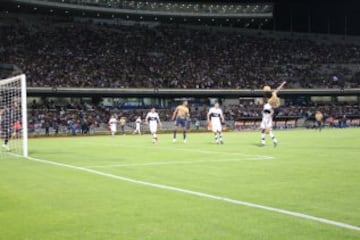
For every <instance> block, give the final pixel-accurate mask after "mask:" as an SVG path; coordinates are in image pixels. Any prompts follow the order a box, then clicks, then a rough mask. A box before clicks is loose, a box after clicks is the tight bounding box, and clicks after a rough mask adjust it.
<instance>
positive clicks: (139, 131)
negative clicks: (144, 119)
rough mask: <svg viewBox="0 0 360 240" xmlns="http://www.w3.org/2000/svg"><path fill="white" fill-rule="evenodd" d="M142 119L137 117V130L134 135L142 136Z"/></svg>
mask: <svg viewBox="0 0 360 240" xmlns="http://www.w3.org/2000/svg"><path fill="white" fill-rule="evenodd" d="M140 127H141V117H137V118H136V120H135V130H134V132H133V134H140V135H141V129H140Z"/></svg>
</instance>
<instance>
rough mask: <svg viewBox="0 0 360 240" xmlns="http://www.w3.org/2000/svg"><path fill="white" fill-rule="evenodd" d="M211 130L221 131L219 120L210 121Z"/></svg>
mask: <svg viewBox="0 0 360 240" xmlns="http://www.w3.org/2000/svg"><path fill="white" fill-rule="evenodd" d="M211 130H212V131H213V132H214V133H216V132H221V131H222V125H221V122H220V121H211Z"/></svg>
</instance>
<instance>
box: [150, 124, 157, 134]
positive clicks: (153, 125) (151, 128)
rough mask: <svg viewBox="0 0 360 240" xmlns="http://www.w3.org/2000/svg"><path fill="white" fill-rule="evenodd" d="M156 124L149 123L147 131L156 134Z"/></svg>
mask: <svg viewBox="0 0 360 240" xmlns="http://www.w3.org/2000/svg"><path fill="white" fill-rule="evenodd" d="M157 125H158V124H157V122H156V121H151V122H149V129H150V132H151V133H156V131H157Z"/></svg>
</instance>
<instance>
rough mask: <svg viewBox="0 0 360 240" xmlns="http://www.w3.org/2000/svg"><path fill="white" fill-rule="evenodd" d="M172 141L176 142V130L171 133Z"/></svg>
mask: <svg viewBox="0 0 360 240" xmlns="http://www.w3.org/2000/svg"><path fill="white" fill-rule="evenodd" d="M173 142H176V130H175V131H174V133H173Z"/></svg>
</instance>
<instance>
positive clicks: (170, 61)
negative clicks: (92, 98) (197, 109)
mask: <svg viewBox="0 0 360 240" xmlns="http://www.w3.org/2000/svg"><path fill="white" fill-rule="evenodd" d="M32 19H33V18H32ZM59 21H60V20H59V19H55V20H54V22H52V21H51V18H48V17H47V18H46V19H45V20H40V19H38V20H37V21H33V22H29V20H27V19H24V20H21V19H19V20H16V21H14V22H13V23H9V24H7V25H6V24H3V25H2V27H0V52H1V55H0V56H1V58H0V62H2V63H9V64H16V65H18V66H19V67H20V68H21V69H22V70H23V71H24V72H25V73H26V74H27V77H28V86H33V87H85V88H89V87H99V88H183V89H184V88H194V89H218V88H224V89H259V88H261V86H263V85H264V83H268V84H270V85H271V86H274V85H276V84H277V83H278V82H279V81H282V80H283V79H287V80H288V81H289V83H288V85H287V88H342V87H345V88H355V87H359V78H360V74H359V73H358V72H359V64H360V46H359V45H356V44H350V43H342V42H330V41H327V42H326V41H325V42H324V41H322V42H317V41H314V40H311V39H306V38H296V37H292V36H291V35H289V36H288V37H276V36H272V35H261V34H260V35H259V34H246V33H243V32H239V31H236V30H229V29H227V30H225V29H220V28H210V29H208V28H200V27H198V28H189V27H186V28H185V27H178V26H176V25H169V26H163V25H157V26H152V27H149V26H143V25H133V26H119V25H118V26H113V25H102V24H99V25H97V24H92V23H89V22H85V23H79V22H78V23H77V22H59Z"/></svg>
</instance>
